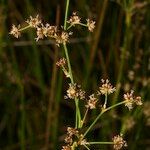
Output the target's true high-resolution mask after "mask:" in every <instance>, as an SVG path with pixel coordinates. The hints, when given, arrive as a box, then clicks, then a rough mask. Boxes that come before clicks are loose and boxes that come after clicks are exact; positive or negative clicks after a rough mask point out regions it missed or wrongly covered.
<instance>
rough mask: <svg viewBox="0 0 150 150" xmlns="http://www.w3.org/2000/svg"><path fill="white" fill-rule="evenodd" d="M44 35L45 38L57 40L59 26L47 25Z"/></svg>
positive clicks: (44, 28)
mask: <svg viewBox="0 0 150 150" xmlns="http://www.w3.org/2000/svg"><path fill="white" fill-rule="evenodd" d="M43 33H44V35H45V37H52V38H55V36H56V34H57V26H51V25H50V24H48V23H47V24H46V25H45V26H44V27H43Z"/></svg>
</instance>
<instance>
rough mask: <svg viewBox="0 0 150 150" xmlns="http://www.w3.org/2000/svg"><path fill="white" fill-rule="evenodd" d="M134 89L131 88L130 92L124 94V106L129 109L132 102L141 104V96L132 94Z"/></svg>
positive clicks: (131, 106) (131, 107)
mask: <svg viewBox="0 0 150 150" xmlns="http://www.w3.org/2000/svg"><path fill="white" fill-rule="evenodd" d="M133 93H134V91H133V90H131V92H130V93H126V94H124V100H125V106H126V107H128V109H129V110H131V109H133V104H136V105H142V101H141V97H140V96H137V97H136V96H134V95H133Z"/></svg>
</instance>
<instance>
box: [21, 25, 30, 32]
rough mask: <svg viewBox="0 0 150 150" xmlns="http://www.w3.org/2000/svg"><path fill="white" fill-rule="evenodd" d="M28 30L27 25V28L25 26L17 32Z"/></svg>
mask: <svg viewBox="0 0 150 150" xmlns="http://www.w3.org/2000/svg"><path fill="white" fill-rule="evenodd" d="M28 28H30V25H29V26H26V27H24V28H21V29H20V30H19V31H23V30H26V29H28Z"/></svg>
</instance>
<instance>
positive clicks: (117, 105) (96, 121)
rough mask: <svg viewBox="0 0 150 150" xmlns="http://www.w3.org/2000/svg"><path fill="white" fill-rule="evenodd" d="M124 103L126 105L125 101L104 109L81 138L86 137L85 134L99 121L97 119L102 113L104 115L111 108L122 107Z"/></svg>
mask: <svg viewBox="0 0 150 150" xmlns="http://www.w3.org/2000/svg"><path fill="white" fill-rule="evenodd" d="M124 103H126V101H122V102H120V103H117V104H115V105H112V106H110V107H108V108H106V109H102V111H101V113H100V114H99V115H98V116H97V117H96V118H95V120H94V121H93V123H92V124H91V125H90V126H89V128H88V129H87V130H86V131H85V133H84V134H83V137H85V136H86V134H87V133H88V132H89V131H90V130H91V128H92V127H93V126H94V125H95V123H96V122H97V121H98V120H99V118H100V117H101V116H102V114H103V113H105V112H106V111H108V110H110V109H112V108H115V107H117V106H119V105H122V104H124Z"/></svg>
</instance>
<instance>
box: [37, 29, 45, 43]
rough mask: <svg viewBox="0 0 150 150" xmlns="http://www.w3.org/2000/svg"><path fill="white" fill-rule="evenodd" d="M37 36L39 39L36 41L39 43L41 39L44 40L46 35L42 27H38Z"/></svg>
mask: <svg viewBox="0 0 150 150" xmlns="http://www.w3.org/2000/svg"><path fill="white" fill-rule="evenodd" d="M36 34H37V38H35V39H36V41H38V40H39V39H44V33H43V28H42V27H37V30H36Z"/></svg>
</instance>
